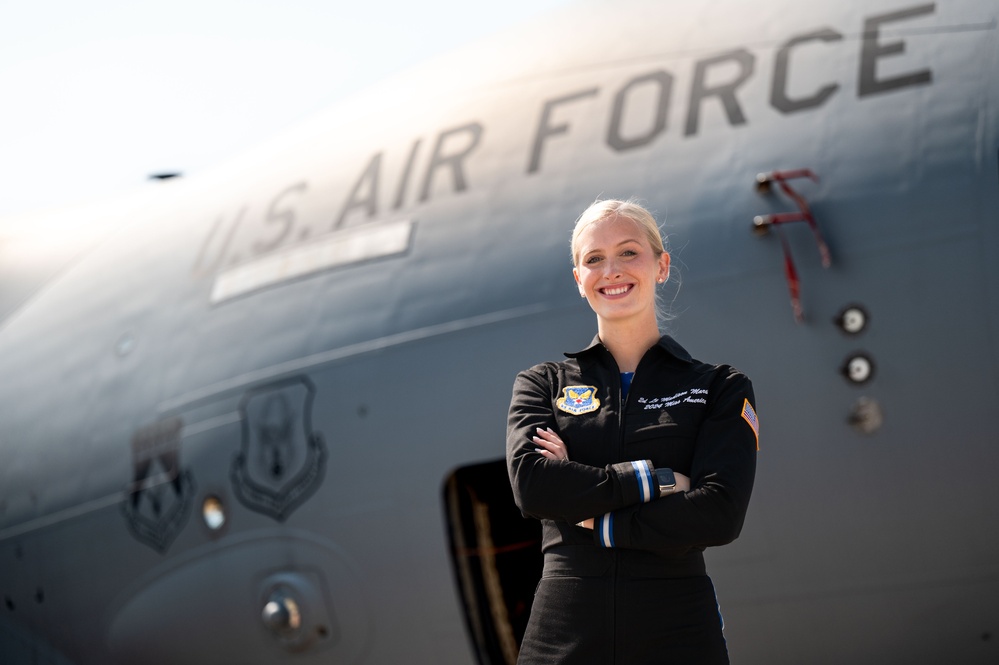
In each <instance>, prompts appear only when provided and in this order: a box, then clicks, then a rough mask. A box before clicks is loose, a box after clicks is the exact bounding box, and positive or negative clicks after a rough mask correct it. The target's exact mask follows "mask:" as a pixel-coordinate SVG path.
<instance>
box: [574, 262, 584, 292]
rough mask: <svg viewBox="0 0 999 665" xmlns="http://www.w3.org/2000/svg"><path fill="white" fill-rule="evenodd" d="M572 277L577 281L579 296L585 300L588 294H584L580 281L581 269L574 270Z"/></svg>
mask: <svg viewBox="0 0 999 665" xmlns="http://www.w3.org/2000/svg"><path fill="white" fill-rule="evenodd" d="M572 276H573V278H574V279H575V280H576V286H578V287H579V295H581V296H582V297H584V298H585V297H586V294H585V293H583V284H582V282H580V281H579V268H573V269H572Z"/></svg>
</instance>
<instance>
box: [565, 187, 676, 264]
mask: <svg viewBox="0 0 999 665" xmlns="http://www.w3.org/2000/svg"><path fill="white" fill-rule="evenodd" d="M615 217H624V218H626V219H630V220H631V221H633V222H635V223H636V224H638V226H639V228H641V229H642V231H644V232H645V237H646V238H648V240H649V245H651V246H652V251H653V252H655V253H656V254H662V253H663V252H665V251H666V249H665V247H664V245H663V236H662V232H661V231H660V230H659V225H658V224H656V218H655V217H653V216H652V213H650V212H649V211H648V210H646V209H645V208H643V207H642V206H640V205H638V203H636V202H635V201H634V200H632V199H628V200H627V201H621V200H618V199H606V200H604V201H594V202H593V203H592V204H590V207H589V208H587V209H586V210H584V211H583V214H582V215H580V216H579V219H577V220H576V226H575V227H574V228H573V229H572V241H571V249H572V265H574V266H575V265H579V235H580V234H581V233H582V232H583V229H585V228H586V227H587V226H590V225H591V224H596V223H597V222H602V221H604V220H606V219H613V218H615Z"/></svg>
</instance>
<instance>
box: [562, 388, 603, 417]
mask: <svg viewBox="0 0 999 665" xmlns="http://www.w3.org/2000/svg"><path fill="white" fill-rule="evenodd" d="M596 395H597V389H596V388H595V387H593V386H569V387H567V388H563V389H562V397H559V398H558V400H556V402H555V406H557V407H558V408H559V409H561V410H562V411H565V412H566V413H571V414H572V415H574V416H578V415H580V414H583V413H589V412H591V411H596V410H597V409H599V408H600V400H599V399H597V396H596Z"/></svg>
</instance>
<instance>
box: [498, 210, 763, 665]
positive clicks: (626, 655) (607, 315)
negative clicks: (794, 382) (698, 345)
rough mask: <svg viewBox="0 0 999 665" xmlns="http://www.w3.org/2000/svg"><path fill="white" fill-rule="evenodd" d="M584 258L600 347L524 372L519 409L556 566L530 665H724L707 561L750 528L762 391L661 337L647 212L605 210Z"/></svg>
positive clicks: (515, 466) (522, 499)
mask: <svg viewBox="0 0 999 665" xmlns="http://www.w3.org/2000/svg"><path fill="white" fill-rule="evenodd" d="M572 258H573V264H574V266H575V267H574V268H573V271H572V273H573V275H574V276H575V278H576V284H577V285H578V287H579V293H580V295H581V296H582V297H584V298H586V300H587V301H588V302H589V305H590V307H591V308H592V309H593V311H594V312H595V313H596V315H597V336H596V338H595V339H594V340H593V342H592V343H591V344H590V345H589V346H588V347H587V348H585V349H583V350H582V351H579V352H576V353H567V354H566V356H568V360H566V361H564V362H560V363H555V362H548V363H543V364H541V365H537V366H535V367H532V368H531V369H529V370H526V371H524V372H521V373H520V374H519V375H518V376H517V379H516V382H515V383H514V390H513V400H512V402H511V404H510V414H509V421H508V427H507V466H508V469H509V472H510V482H511V484H512V486H513V493H514V498H515V499H516V501H517V505H518V506H519V507H520V509H521V511H523V513H524V514H525V515H528V516H532V517H536V518H539V519H541V520H542V525H543V538H542V550H543V551H544V561H545V563H544V572H543V575H542V579H541V582H540V584H539V585H538V588H537V592H536V593H535V599H534V605H533V607H532V610H531V618H530V621H529V623H528V627H527V632H526V634H525V636H524V641H523V644H522V645H521V652H520V660H519V662H520V663H524V664H534V663H559V664H560V665H570V664H574V663H583V664H594V665H605V664H608V663H614V664H616V665H632V664H635V665H637V664H639V663H643V664H644V663H683V664H685V665H686V664H691V663H697V664H700V663H727V662H728V652H727V649H726V646H725V638H724V637H723V635H722V621H721V616H720V613H719V611H718V606H717V601H716V600H715V593H714V588H713V587H712V584H711V580H710V579H709V578H708V577H707V575H706V573H705V568H704V558H703V556H702V552H703V550H704V548H705V547H708V546H711V545H724V544H725V543H729V542H731V541H732V540H734V539H735V538H736V537H737V536H738V535H739V531H740V530H741V528H742V523H743V520H744V518H745V514H746V508H747V506H748V504H749V496H750V493H751V492H752V488H753V478H754V474H755V470H756V451H757V450H758V426H757V420H756V412H755V407H754V404H755V400H754V396H753V388H752V385H751V384H750V381H749V379H748V378H746V376H745V375H743V374H742V373H740V372H738V371H737V370H735V369H733V368H731V367H729V366H727V365H708V364H706V363H702V362H700V361H697V360H693V359H692V358H691V357H690V355H689V354H688V353H687V352H686V351H685V350H684V349H683V348H682V347H681V346H680V345H679V344H677V343H676V342H675V341H674V340H673V339H672V338H671V337H669V336H667V335H662V336H661V335H660V332H659V327H658V319H657V306H656V285H657V284H662V283H663V282H665V281H666V279H667V278H668V276H669V263H670V257H669V254H668V253H666V251H665V250H664V248H663V243H662V237H661V235H660V233H659V228H658V226H657V225H656V222H655V219H654V218H653V217H652V215H650V214H649V213H648V211H646V210H645V209H644V208H642V207H641V206H638V205H637V204H635V203H633V202H631V201H598V202H596V203H594V204H593V205H592V206H590V207H589V208H588V209H587V210H586V211H585V212H584V213H583V214H582V216H581V217H580V218H579V220H578V221H577V222H576V227H575V229H574V230H573V234H572Z"/></svg>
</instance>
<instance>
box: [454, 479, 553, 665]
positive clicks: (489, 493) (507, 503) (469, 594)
mask: <svg viewBox="0 0 999 665" xmlns="http://www.w3.org/2000/svg"><path fill="white" fill-rule="evenodd" d="M444 507H445V514H446V517H447V522H448V533H449V535H450V543H449V544H450V549H451V563H452V565H453V566H454V571H455V579H456V580H457V582H458V589H459V591H460V594H461V599H462V604H463V606H464V610H465V620H466V623H467V625H468V630H469V633H470V635H471V637H472V642H473V644H474V646H475V651H476V654H477V655H478V659H479V663H480V664H481V665H515V663H516V662H517V654H518V652H519V650H520V643H521V640H522V639H523V637H524V630H525V629H526V628H527V619H528V617H529V616H530V613H531V602H532V601H533V599H534V590H535V588H536V587H537V585H538V580H540V579H541V566H542V558H541V523H540V522H538V521H537V520H534V519H526V518H524V517H523V516H522V515H521V514H520V510H518V508H517V506H516V505H514V503H513V493H512V492H511V491H510V481H509V478H508V477H507V472H506V462H505V461H504V460H497V461H495V462H486V463H484V464H475V465H472V466H466V467H462V468H460V469H457V470H456V471H455V472H454V473H452V474H451V475H450V476H448V478H447V480H446V481H445V484H444Z"/></svg>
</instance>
